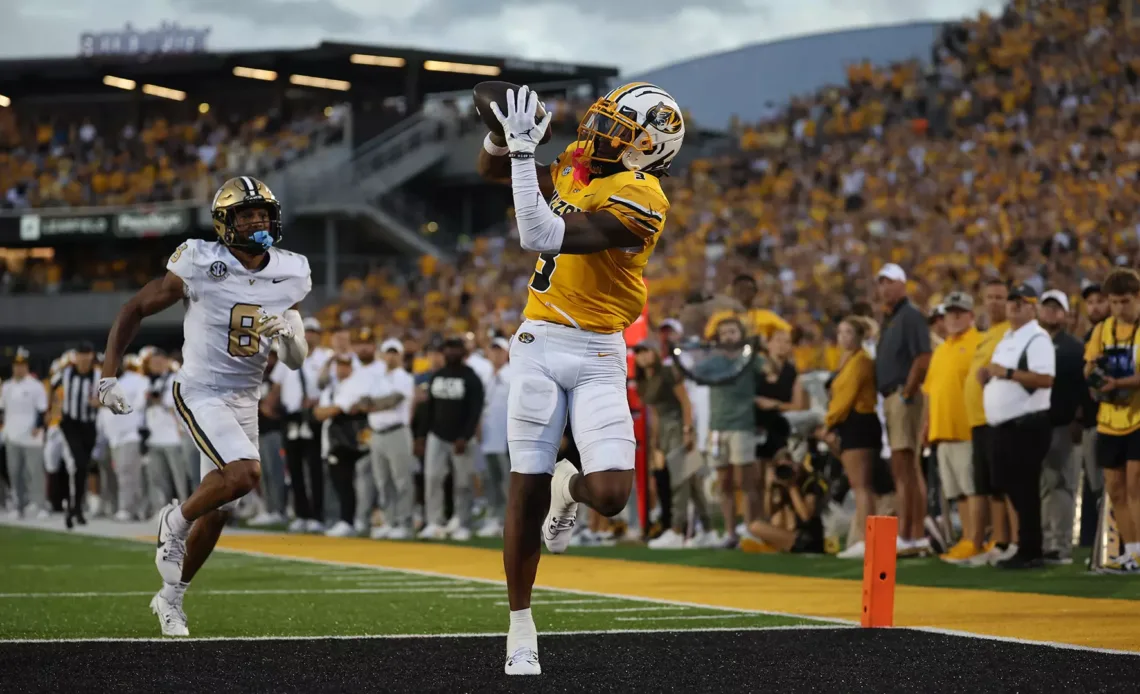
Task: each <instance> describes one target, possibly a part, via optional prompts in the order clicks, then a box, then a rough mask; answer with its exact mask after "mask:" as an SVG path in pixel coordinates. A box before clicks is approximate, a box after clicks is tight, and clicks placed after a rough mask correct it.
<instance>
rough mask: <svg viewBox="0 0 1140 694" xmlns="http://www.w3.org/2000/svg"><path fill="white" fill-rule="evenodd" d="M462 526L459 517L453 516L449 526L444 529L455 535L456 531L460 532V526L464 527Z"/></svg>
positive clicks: (448, 522) (448, 523)
mask: <svg viewBox="0 0 1140 694" xmlns="http://www.w3.org/2000/svg"><path fill="white" fill-rule="evenodd" d="M462 525H463V524H462V523H460V522H459V516H452V517H451V518H450V519H449V520H448V521H447V525H445V526H443V529H444V530H446V531H447V532H449V533H453V532H455V531H456V530H458V529H459V528H460V526H462Z"/></svg>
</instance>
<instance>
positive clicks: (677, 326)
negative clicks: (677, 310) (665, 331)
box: [657, 318, 685, 337]
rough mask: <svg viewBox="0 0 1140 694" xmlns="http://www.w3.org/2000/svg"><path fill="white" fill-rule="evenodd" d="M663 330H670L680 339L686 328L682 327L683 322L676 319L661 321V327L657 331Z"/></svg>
mask: <svg viewBox="0 0 1140 694" xmlns="http://www.w3.org/2000/svg"><path fill="white" fill-rule="evenodd" d="M662 328H669V329H670V330H672V331H673V332H675V333H677V336H678V337H680V336H681V335H684V334H685V328H683V327H682V326H681V321H679V320H677V319H676V318H666V319H665V320H663V321H661V325H659V326H657V329H658V330H660V329H662Z"/></svg>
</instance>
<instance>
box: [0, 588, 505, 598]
mask: <svg viewBox="0 0 1140 694" xmlns="http://www.w3.org/2000/svg"><path fill="white" fill-rule="evenodd" d="M477 590H483V589H482V588H462V587H455V586H438V587H435V588H315V589H306V588H299V589H298V588H251V589H248V590H196V591H193V593H191V594H192V595H194V596H199V595H339V594H346V595H352V594H367V595H374V594H385V593H441V594H442V593H447V594H448V597H455V598H464V599H465V598H467V597H469V596H467V595H452V594H457V593H463V592H464V591H477ZM154 593H155V591H153V590H123V591H103V592H92V593H0V600H21V599H41V598H120V597H137V596H142V595H154ZM496 595H497V596H498V597H501V594H496Z"/></svg>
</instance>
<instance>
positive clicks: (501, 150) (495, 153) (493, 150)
mask: <svg viewBox="0 0 1140 694" xmlns="http://www.w3.org/2000/svg"><path fill="white" fill-rule="evenodd" d="M483 149H484V150H485V151H486V152H487V154H490V155H491V156H492V157H501V156H504V155H507V154H510V151H511V148H510V147H500V146H499V145H497V144H495V143H494V142H491V133H487V137H485V138H483Z"/></svg>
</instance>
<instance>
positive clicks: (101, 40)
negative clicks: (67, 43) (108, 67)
mask: <svg viewBox="0 0 1140 694" xmlns="http://www.w3.org/2000/svg"><path fill="white" fill-rule="evenodd" d="M209 33H210V28H209V27H201V28H192V27H183V26H181V25H180V24H179V23H178V22H163V23H162V24H160V25H159V26H158V28H156V29H143V30H139V29H135V28H134V27H133V26H132V25H131V23H130V22H127V24H126V26H124V27H123V28H122V29H119V30H111V31H85V32H83V33H82V34H80V35H79V55H80V56H82V57H84V58H89V57H92V56H98V55H156V54H167V53H202V52H203V51H205V50H206V36H207V35H208V34H209Z"/></svg>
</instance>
